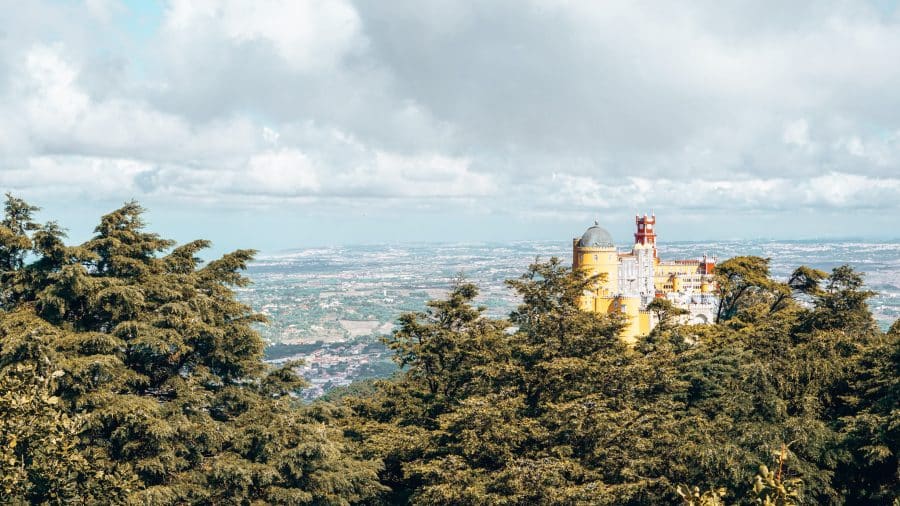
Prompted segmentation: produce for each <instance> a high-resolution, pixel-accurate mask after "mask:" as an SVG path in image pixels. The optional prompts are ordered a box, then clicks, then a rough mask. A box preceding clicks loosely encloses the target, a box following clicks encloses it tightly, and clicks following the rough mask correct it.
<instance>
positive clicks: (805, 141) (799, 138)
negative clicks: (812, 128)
mask: <svg viewBox="0 0 900 506" xmlns="http://www.w3.org/2000/svg"><path fill="white" fill-rule="evenodd" d="M781 138H782V139H783V140H784V142H785V144H790V145H793V146H798V147H805V146H807V145H809V123H807V122H806V120H805V119H798V120H796V121H792V122H790V123H788V124H787V125H785V127H784V133H783V134H782V136H781Z"/></svg>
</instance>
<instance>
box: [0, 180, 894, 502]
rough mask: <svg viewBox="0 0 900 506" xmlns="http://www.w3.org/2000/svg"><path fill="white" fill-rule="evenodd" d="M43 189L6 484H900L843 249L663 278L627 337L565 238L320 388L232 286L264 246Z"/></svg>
mask: <svg viewBox="0 0 900 506" xmlns="http://www.w3.org/2000/svg"><path fill="white" fill-rule="evenodd" d="M37 211H38V208H37V207H35V206H33V205H31V204H29V203H27V202H25V201H23V200H21V199H19V198H17V197H14V196H11V195H7V199H6V202H5V207H4V213H3V217H2V222H0V503H3V504H148V505H181V504H201V505H219V504H225V505H229V504H232V505H261V504H296V505H307V504H308V505H349V504H366V505H386V504H420V505H439V504H441V505H443V504H458V505H495V504H497V505H536V504H548V505H594V504H600V505H602V504H609V505H613V504H625V505H641V504H684V505H725V504H729V505H730V504H766V505H794V504H798V505H799V504H835V505H837V504H873V505H875V504H892V503H893V504H900V474H898V451H900V382H898V378H900V322H895V323H894V324H893V325H892V326H891V327H890V328H889V329H888V330H886V331H885V330H883V329H882V328H880V327H879V326H878V325H877V324H876V322H875V320H874V319H873V317H872V314H871V312H870V310H869V308H868V305H867V299H868V298H870V297H871V296H872V293H871V292H870V291H868V290H867V289H866V288H865V285H864V279H863V276H862V275H861V274H860V273H859V272H856V271H854V270H853V269H851V268H850V267H848V266H842V267H838V268H835V269H834V270H833V271H831V272H823V271H819V270H816V269H812V268H809V267H805V266H797V268H796V269H795V270H794V272H793V274H792V275H791V276H790V277H789V279H773V278H772V277H771V276H770V273H769V265H768V260H767V259H765V258H760V257H752V256H742V257H735V258H731V259H729V260H726V261H724V262H721V263H720V264H719V265H718V266H717V268H716V280H717V283H718V291H719V294H718V295H719V299H720V307H719V311H718V318H717V321H716V322H715V323H714V324H708V325H694V326H691V325H682V324H680V323H679V310H678V308H676V307H673V306H672V305H671V304H667V303H665V302H664V301H662V300H660V301H658V302H654V303H653V304H652V307H651V309H652V310H653V311H654V312H655V313H656V316H657V317H658V319H659V322H660V323H659V325H657V326H656V327H655V329H654V330H653V332H652V333H651V334H650V335H649V336H647V337H645V338H642V339H640V340H639V341H638V343H637V344H636V345H634V346H633V347H629V346H626V345H624V344H623V342H622V341H621V340H620V339H619V337H618V334H619V332H620V331H621V330H622V328H623V325H624V323H623V321H622V319H621V317H619V316H618V315H616V314H609V315H600V314H594V313H587V312H583V311H580V310H579V309H578V298H579V296H580V295H581V294H582V293H584V290H585V289H586V288H588V287H590V285H591V284H592V283H595V282H596V281H597V280H595V279H590V278H587V277H585V276H584V275H583V274H582V273H580V272H578V271H575V272H573V271H572V270H571V269H570V268H568V267H567V266H566V265H564V264H563V263H562V262H561V261H560V260H558V259H555V258H551V259H547V260H544V261H536V262H535V263H534V264H533V265H531V266H530V267H529V268H528V270H527V271H526V272H524V273H523V274H522V275H521V276H520V277H519V278H517V279H512V280H509V281H508V282H507V283H508V286H509V288H510V289H511V290H513V291H515V292H516V293H517V294H518V295H519V296H520V298H521V304H520V305H519V306H518V308H517V309H515V310H514V311H513V312H512V313H511V314H509V315H508V317H506V318H502V319H496V318H489V317H487V316H485V315H484V308H482V307H478V306H477V304H475V302H474V301H475V298H476V296H477V294H478V287H477V286H474V285H473V284H471V283H468V282H466V281H465V280H464V279H459V280H456V281H455V282H454V283H453V286H452V290H451V291H450V294H449V295H448V296H447V297H446V298H445V299H442V300H434V301H431V302H429V303H428V304H427V306H426V307H424V308H422V309H421V311H418V312H413V313H406V314H403V315H402V316H401V317H400V320H399V323H398V330H397V331H395V332H394V333H393V334H392V335H390V336H389V337H386V338H385V342H386V344H387V345H388V346H389V347H390V348H391V349H392V350H393V352H394V357H395V360H396V362H397V364H398V365H399V366H400V370H399V372H398V373H396V374H395V375H394V376H393V377H391V378H389V379H385V380H372V381H366V382H361V383H356V384H353V385H350V386H349V387H345V388H341V389H336V390H333V391H331V392H330V393H329V394H328V395H327V396H325V397H324V398H322V399H319V400H316V401H314V402H304V401H302V400H301V399H300V398H299V397H298V396H297V395H296V393H297V392H298V391H299V390H300V389H302V388H303V387H304V385H305V382H304V380H303V378H301V377H299V376H298V375H297V374H296V373H295V372H294V368H295V367H296V365H297V364H296V363H288V364H284V365H282V366H279V367H277V368H276V367H272V366H269V365H267V364H266V363H265V362H264V361H263V349H264V342H263V340H262V338H261V337H260V336H259V334H258V333H257V332H256V330H255V325H256V324H258V323H259V322H261V321H262V320H263V317H262V316H261V315H259V314H257V313H256V312H254V310H253V308H251V307H248V306H246V305H244V304H242V303H240V302H239V301H238V300H237V299H236V298H235V292H234V289H235V288H236V287H240V286H243V285H245V284H247V283H248V282H249V280H248V279H247V277H246V276H244V275H243V274H242V271H243V270H244V269H246V267H247V265H248V262H250V261H251V260H252V258H253V255H254V251H252V250H238V251H234V252H232V253H229V254H226V255H224V256H223V257H221V258H219V259H216V260H213V261H209V262H204V261H202V260H201V259H200V258H199V257H198V255H199V254H200V252H201V251H202V250H203V249H204V248H206V247H208V246H209V243H208V242H207V241H204V240H197V241H193V242H190V243H187V244H181V245H178V244H175V242H174V241H171V240H168V239H165V238H164V237H162V236H160V235H159V234H157V233H153V232H150V231H148V230H147V229H146V228H147V227H146V225H145V223H144V221H143V219H142V214H143V212H144V210H143V209H142V208H141V207H140V206H139V205H138V204H137V203H134V202H131V203H127V204H125V205H124V206H122V207H121V208H119V209H117V210H115V211H113V212H111V213H109V214H107V215H105V216H103V217H101V219H100V223H99V224H98V225H97V227H96V229H95V230H94V236H93V237H92V238H91V239H89V240H88V241H86V242H84V243H82V244H77V245H70V244H67V238H66V234H65V231H64V230H62V229H61V228H60V226H59V225H57V224H56V223H55V222H52V221H51V222H48V223H39V222H37V221H36V220H35V214H36V212H37Z"/></svg>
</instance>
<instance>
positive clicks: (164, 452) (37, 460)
mask: <svg viewBox="0 0 900 506" xmlns="http://www.w3.org/2000/svg"><path fill="white" fill-rule="evenodd" d="M34 211H36V208H34V207H32V206H29V205H27V204H25V203H24V202H22V201H20V200H18V199H15V198H12V197H8V199H7V205H6V218H5V220H4V221H3V224H2V228H0V262H2V266H0V269H2V271H0V278H2V280H3V287H2V299H0V300H2V311H0V382H2V385H3V389H2V391H3V392H4V394H3V397H2V398H0V413H2V415H3V416H2V422H0V441H2V444H3V445H4V446H3V449H2V455H0V458H2V459H3V461H2V465H3V473H2V474H3V482H2V485H3V489H2V491H0V492H2V493H3V494H5V495H4V502H30V503H43V502H48V503H63V502H79V503H92V504H93V503H98V502H103V503H140V504H184V503H192V504H250V503H271V504H349V503H353V502H359V501H362V500H365V499H366V498H369V497H372V496H374V495H375V494H376V493H378V492H379V491H380V490H381V485H379V483H378V482H377V480H376V474H377V471H378V469H379V465H378V464H377V463H376V462H373V461H369V460H361V459H357V458H354V457H353V456H352V454H353V451H352V442H351V441H349V440H347V439H345V438H344V435H343V433H342V432H341V431H340V430H338V429H336V428H335V427H334V423H333V419H334V418H336V417H338V416H339V414H338V413H337V412H334V410H333V409H331V408H328V407H327V406H320V407H316V408H310V407H303V406H300V405H298V403H297V401H295V400H294V397H293V396H292V394H293V393H294V392H296V391H297V390H298V389H299V388H302V387H303V385H304V382H303V380H302V378H299V377H298V376H297V375H296V374H295V373H294V372H293V369H292V368H291V367H290V366H291V365H292V364H288V365H287V366H285V367H282V368H279V369H269V368H267V367H266V366H265V365H264V364H263V362H262V360H261V358H262V341H261V339H260V338H259V336H258V335H257V333H256V332H255V331H254V330H253V328H252V327H251V324H253V323H254V322H259V321H262V319H263V318H262V317H261V316H260V315H257V314H255V313H253V312H252V311H251V310H250V308H248V307H247V306H245V305H243V304H241V303H240V302H238V301H237V300H236V299H235V297H234V292H233V290H232V287H234V286H243V285H245V284H246V283H247V282H248V281H247V279H246V278H245V277H243V276H242V275H241V274H240V271H241V270H243V269H245V268H246V265H247V262H248V261H250V260H251V259H252V256H253V252H252V251H250V250H239V251H235V252H233V253H230V254H227V255H225V256H224V257H222V258H220V259H218V260H215V261H212V262H209V263H208V264H206V265H205V266H204V265H202V262H201V260H200V259H199V258H197V257H196V254H197V252H198V251H200V250H201V249H203V248H205V247H207V246H208V242H207V241H195V242H192V243H188V244H186V245H183V246H180V247H175V248H173V247H174V246H175V244H174V242H173V241H169V240H167V239H163V238H161V237H160V236H159V235H157V234H153V233H148V232H145V231H144V222H143V221H142V219H141V214H142V213H143V209H142V208H141V207H140V206H138V205H137V204H136V203H133V202H132V203H128V204H126V205H125V206H123V207H122V208H120V209H118V210H116V211H113V212H112V213H110V214H107V215H105V216H103V218H102V219H101V222H100V224H99V225H98V226H97V228H96V229H95V233H96V235H95V236H94V237H93V238H92V239H90V240H89V241H87V242H86V243H84V244H81V245H78V246H66V245H65V244H64V243H63V241H62V239H63V238H64V235H63V233H62V231H61V230H60V229H59V228H58V227H57V226H55V225H54V224H47V225H39V224H36V223H34V222H33V221H32V213H33V212H34ZM167 252H168V253H167ZM32 259H33V260H32ZM26 260H31V261H30V262H26Z"/></svg>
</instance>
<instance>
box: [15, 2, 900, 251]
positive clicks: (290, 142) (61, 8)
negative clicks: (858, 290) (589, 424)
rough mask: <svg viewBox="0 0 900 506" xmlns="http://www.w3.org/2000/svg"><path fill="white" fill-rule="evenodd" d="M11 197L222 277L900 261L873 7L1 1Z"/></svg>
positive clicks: (895, 148) (892, 130)
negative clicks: (449, 267)
mask: <svg viewBox="0 0 900 506" xmlns="http://www.w3.org/2000/svg"><path fill="white" fill-rule="evenodd" d="M0 11H2V12H3V13H4V14H3V16H2V17H0V190H3V191H8V192H11V193H13V194H15V195H17V196H20V197H23V198H25V199H26V200H28V201H29V202H31V203H33V204H35V205H38V206H41V207H42V208H43V210H42V212H41V213H40V214H39V218H41V219H46V220H50V219H53V220H57V221H59V222H60V224H61V225H63V226H64V227H66V228H67V229H68V230H69V236H70V238H71V239H72V240H73V241H80V240H85V239H87V238H89V237H90V236H91V234H92V230H93V227H94V226H95V224H96V223H97V222H98V220H99V216H100V215H102V214H103V213H105V212H108V211H111V210H113V209H115V208H117V207H118V206H119V205H121V204H122V203H123V202H125V201H128V200H132V199H136V200H138V201H139V202H140V203H141V204H142V205H143V206H144V207H146V208H147V209H148V213H147V215H146V218H147V221H148V222H149V226H150V228H151V229H152V230H154V231H156V232H159V233H161V234H162V235H163V236H166V237H171V238H174V239H176V240H178V241H181V242H183V241H188V240H192V239H195V238H206V239H210V240H212V241H213V243H214V244H215V248H214V250H213V251H214V252H221V251H225V250H229V249H234V248H244V247H246V248H256V249H260V250H263V251H272V252H274V251H279V250H284V249H290V248H296V247H306V246H319V245H349V244H362V243H392V242H412V241H414V242H419V241H428V242H431V241H453V242H456V241H461V242H482V241H497V242H504V241H516V240H533V239H541V240H555V239H559V240H560V241H563V242H565V243H568V241H570V240H571V238H572V237H574V236H576V235H580V233H581V232H582V231H583V230H584V228H586V227H587V226H589V225H590V224H591V223H592V222H593V221H594V220H597V221H599V222H600V223H601V224H602V225H603V226H605V227H606V228H608V229H609V230H610V231H611V232H612V234H613V236H614V237H615V239H616V240H617V241H619V242H622V243H627V242H628V240H629V238H630V236H631V233H632V232H633V230H632V229H633V226H634V225H633V224H634V215H635V214H636V213H641V214H643V213H645V212H651V211H653V212H655V213H656V215H657V223H658V225H657V228H658V233H659V237H660V238H659V240H660V241H661V242H663V241H666V240H672V241H674V240H719V239H749V238H773V239H790V238H800V239H815V238H847V237H855V238H874V239H892V238H898V237H900V231H898V226H897V225H898V224H897V221H898V220H897V218H898V216H900V65H898V61H900V9H898V6H897V2H895V1H889V0H878V1H866V0H858V1H852V2H850V1H829V0H822V1H811V2H801V1H796V2H783V1H766V0H762V1H739V0H736V1H728V2H722V1H720V0H709V1H704V0H698V1H690V2H649V1H648V2H643V1H621V2H620V1H614V0H613V1H604V2H596V1H592V0H591V1H587V0H586V1H578V0H570V1H566V0H492V1H482V0H476V1H460V0H453V1H444V0H433V1H423V0H394V1H390V2H372V1H366V0H360V1H353V0H334V1H318V0H169V1H158V2H154V1H136V0H133V1H118V0H84V1H80V0H54V1H49V0H30V1H28V2H20V1H17V0H0Z"/></svg>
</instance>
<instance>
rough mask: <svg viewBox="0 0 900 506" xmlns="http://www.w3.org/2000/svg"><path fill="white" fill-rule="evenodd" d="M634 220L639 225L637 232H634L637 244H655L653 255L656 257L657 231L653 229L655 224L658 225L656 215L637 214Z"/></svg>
mask: <svg viewBox="0 0 900 506" xmlns="http://www.w3.org/2000/svg"><path fill="white" fill-rule="evenodd" d="M634 222H635V224H636V225H637V232H635V233H634V242H635V244H643V245H645V246H653V256H654V257H656V232H655V231H654V230H653V226H654V225H656V215H655V214H651V215H650V216H647V215H646V214H645V215H644V216H637V215H635V217H634Z"/></svg>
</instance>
